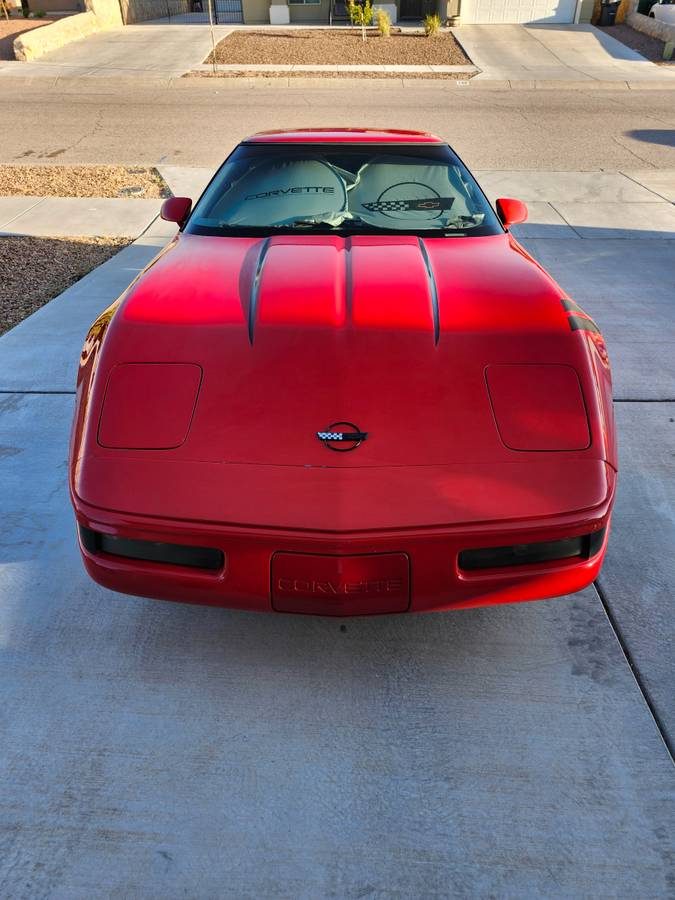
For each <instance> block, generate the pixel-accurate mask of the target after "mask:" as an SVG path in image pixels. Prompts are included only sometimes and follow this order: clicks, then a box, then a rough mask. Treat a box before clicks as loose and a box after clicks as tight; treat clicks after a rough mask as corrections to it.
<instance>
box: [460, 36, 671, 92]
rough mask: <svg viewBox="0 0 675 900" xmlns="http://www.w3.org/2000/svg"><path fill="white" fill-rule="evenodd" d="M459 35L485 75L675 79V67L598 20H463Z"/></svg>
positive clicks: (512, 78) (545, 78)
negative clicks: (604, 28)
mask: <svg viewBox="0 0 675 900" xmlns="http://www.w3.org/2000/svg"><path fill="white" fill-rule="evenodd" d="M454 34H455V36H456V37H457V39H458V40H459V42H460V43H461V44H462V46H463V47H464V49H465V50H466V52H467V54H468V56H469V57H470V58H471V60H472V61H473V62H474V63H475V64H476V65H477V66H478V67H479V68H480V69H482V70H483V74H481V75H477V76H476V78H478V79H479V80H494V79H497V80H504V81H528V80H530V81H558V82H560V81H567V82H569V81H575V82H580V81H614V82H616V81H664V80H670V79H675V66H673V67H672V68H669V67H667V66H657V65H655V64H654V63H652V62H650V61H649V60H647V59H645V58H644V57H643V56H641V55H640V54H639V53H636V51H635V50H631V49H630V48H629V47H626V46H625V45H624V44H622V43H620V42H619V41H617V40H615V39H614V38H613V37H610V35H608V34H607V33H606V32H604V31H600V30H599V29H597V28H594V27H593V26H592V25H463V26H462V27H461V28H457V29H456V30H455V31H454Z"/></svg>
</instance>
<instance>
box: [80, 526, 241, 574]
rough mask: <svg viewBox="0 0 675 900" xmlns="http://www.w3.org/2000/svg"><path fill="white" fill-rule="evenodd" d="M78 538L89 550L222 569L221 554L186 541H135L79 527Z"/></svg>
mask: <svg viewBox="0 0 675 900" xmlns="http://www.w3.org/2000/svg"><path fill="white" fill-rule="evenodd" d="M79 530H80V540H81V541H82V546H83V547H84V548H85V550H88V551H89V552H90V553H107V554H108V555H110V556H121V557H123V558H124V559H137V560H141V561H143V562H154V563H168V564H169V565H172V566H187V567H188V568H191V569H210V570H217V569H222V568H223V565H224V563H225V554H224V553H223V552H222V550H216V549H214V548H213V547H192V546H190V545H188V544H164V543H162V542H160V541H137V540H132V539H131V538H123V537H113V536H112V535H110V534H103V533H102V532H100V531H94V530H93V529H92V528H86V527H85V526H84V525H80V526H79Z"/></svg>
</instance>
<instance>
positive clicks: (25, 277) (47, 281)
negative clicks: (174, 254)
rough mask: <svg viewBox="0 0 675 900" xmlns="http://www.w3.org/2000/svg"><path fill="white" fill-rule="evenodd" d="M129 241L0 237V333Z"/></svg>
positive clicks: (17, 236) (119, 239)
mask: <svg viewBox="0 0 675 900" xmlns="http://www.w3.org/2000/svg"><path fill="white" fill-rule="evenodd" d="M130 243H131V241H130V240H126V239H124V238H66V239H63V240H61V239H60V238H38V237H25V236H21V235H7V236H4V235H3V236H0V271H1V272H2V278H1V279H0V334H2V333H3V332H5V331H8V330H9V329H10V328H13V327H14V326H15V325H17V324H18V323H19V322H20V321H21V320H22V319H25V318H26V317H27V316H29V315H31V313H34V312H35V310H37V309H39V308H40V307H41V306H44V304H45V303H47V302H48V301H49V300H51V299H52V298H53V297H56V296H57V295H58V294H60V293H61V291H64V290H65V289H66V288H67V287H69V286H70V285H71V284H74V283H75V282H76V281H79V279H80V278H82V277H83V276H84V275H86V274H87V272H91V270H92V269H95V268H96V266H100V265H101V263H104V262H105V261H106V260H107V259H110V257H111V256H114V255H115V253H117V252H119V251H120V250H121V249H122V248H123V247H126V245H127V244H130Z"/></svg>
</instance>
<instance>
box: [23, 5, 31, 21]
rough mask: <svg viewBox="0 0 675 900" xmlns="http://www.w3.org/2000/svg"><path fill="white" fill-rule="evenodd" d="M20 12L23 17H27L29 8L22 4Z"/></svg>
mask: <svg viewBox="0 0 675 900" xmlns="http://www.w3.org/2000/svg"><path fill="white" fill-rule="evenodd" d="M21 13H22V15H23V17H24V19H27V18H28V16H29V15H30V10H29V9H27V8H26V7H25V6H24V7H23V9H22V10H21Z"/></svg>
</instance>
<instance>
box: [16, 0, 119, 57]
mask: <svg viewBox="0 0 675 900" xmlns="http://www.w3.org/2000/svg"><path fill="white" fill-rule="evenodd" d="M121 26H122V15H121V13H120V6H119V3H118V0H88V2H87V12H83V13H78V14H77V15H74V16H67V17H66V18H64V19H59V21H58V22H52V23H51V25H45V26H44V28H35V29H33V30H32V31H27V32H25V33H24V34H22V35H20V36H19V37H18V38H16V40H15V41H14V56H15V57H16V58H17V59H19V60H22V61H24V62H28V61H30V60H32V59H39V58H40V57H41V56H43V55H44V54H45V53H48V52H49V51H50V50H57V49H58V48H59V47H63V46H65V44H70V43H71V42H72V41H78V40H79V39H80V38H83V37H87V36H88V35H90V34H95V33H96V32H97V31H104V30H106V29H108V28H121Z"/></svg>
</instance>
